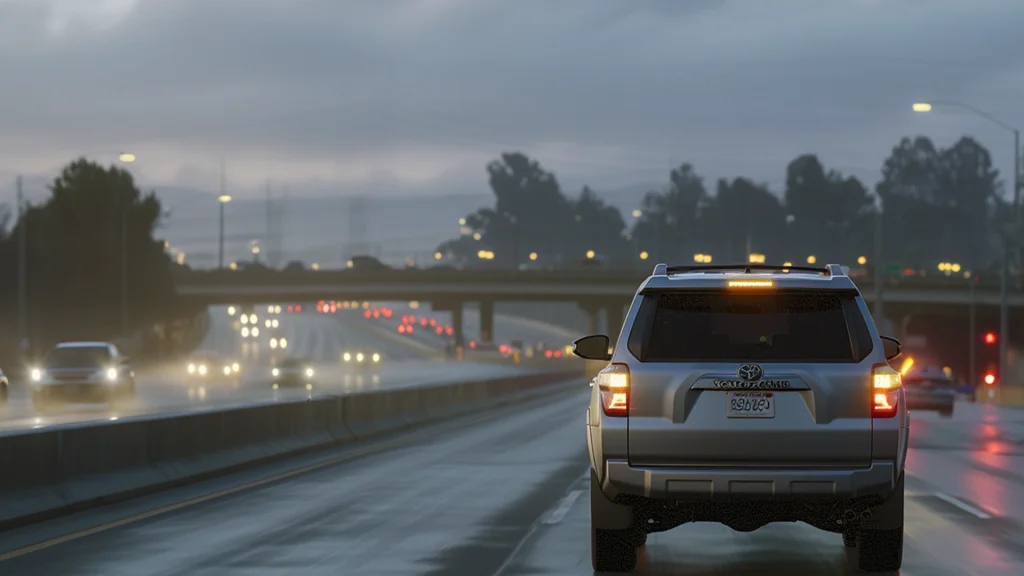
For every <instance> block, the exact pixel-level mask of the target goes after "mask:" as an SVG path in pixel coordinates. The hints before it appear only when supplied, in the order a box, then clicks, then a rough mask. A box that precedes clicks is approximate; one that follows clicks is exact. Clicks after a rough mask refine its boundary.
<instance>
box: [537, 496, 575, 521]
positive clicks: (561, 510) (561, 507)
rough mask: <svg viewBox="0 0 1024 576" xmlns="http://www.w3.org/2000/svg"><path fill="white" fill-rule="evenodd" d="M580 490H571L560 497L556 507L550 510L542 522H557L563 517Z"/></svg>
mask: <svg viewBox="0 0 1024 576" xmlns="http://www.w3.org/2000/svg"><path fill="white" fill-rule="evenodd" d="M581 492H582V491H581V490H573V491H572V492H569V493H568V494H566V495H565V497H564V498H562V501H561V502H560V503H559V504H558V507H557V508H555V509H554V510H552V511H551V514H549V515H548V517H547V518H546V519H544V523H545V524H547V525H549V526H550V525H553V524H558V523H559V522H561V521H562V519H563V518H565V515H566V514H568V513H569V509H570V508H572V505H573V503H575V502H576V499H577V498H579V497H580V493H581Z"/></svg>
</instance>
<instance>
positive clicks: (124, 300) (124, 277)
mask: <svg viewBox="0 0 1024 576" xmlns="http://www.w3.org/2000/svg"><path fill="white" fill-rule="evenodd" d="M117 158H118V160H120V161H121V162H122V163H123V164H131V163H133V162H135V154H131V153H129V152H121V153H120V154H118V156H117ZM128 208H129V207H126V206H123V205H122V206H121V335H122V336H124V337H125V338H127V337H128V331H129V326H128Z"/></svg>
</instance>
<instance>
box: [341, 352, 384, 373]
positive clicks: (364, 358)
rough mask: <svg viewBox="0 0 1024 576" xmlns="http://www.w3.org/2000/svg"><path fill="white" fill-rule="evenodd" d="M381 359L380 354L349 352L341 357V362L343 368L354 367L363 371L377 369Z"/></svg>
mask: <svg viewBox="0 0 1024 576" xmlns="http://www.w3.org/2000/svg"><path fill="white" fill-rule="evenodd" d="M381 359H382V357H381V354H380V352H368V351H355V352H353V351H349V352H343V353H342V355H341V361H342V362H343V363H344V364H345V366H355V367H356V368H360V369H364V370H369V369H374V368H379V367H380V361H381Z"/></svg>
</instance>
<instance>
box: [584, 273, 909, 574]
mask: <svg viewBox="0 0 1024 576" xmlns="http://www.w3.org/2000/svg"><path fill="white" fill-rule="evenodd" d="M574 351H575V353H576V355H577V356H580V357H582V358H585V359H588V360H599V361H602V362H609V364H608V365H607V366H606V367H605V368H603V369H602V370H601V371H600V373H599V374H598V376H597V377H596V378H595V379H594V381H593V382H592V383H591V385H592V386H593V393H592V395H591V401H590V407H589V409H588V410H587V444H588V445H589V448H590V462H591V475H590V477H591V490H590V511H591V517H590V526H591V530H590V538H591V549H592V554H591V555H592V562H593V567H594V570H596V571H602V572H605V571H623V572H625V571H631V570H633V569H634V568H635V567H636V562H637V549H638V547H640V546H643V545H644V544H645V543H646V541H647V535H648V534H649V533H651V532H662V531H665V530H670V529H672V528H675V527H676V526H679V525H681V524H685V523H688V522H717V523H721V524H724V525H726V526H729V527H730V528H732V529H734V530H738V531H742V532H750V531H753V530H757V529H758V528H760V527H762V526H764V525H766V524H769V523H772V522H805V523H807V524H810V525H811V526H814V527H816V528H819V529H821V530H827V531H829V532H834V533H837V534H842V536H843V543H844V544H845V545H846V546H848V547H858V548H859V550H858V552H859V554H858V563H859V568H860V569H861V570H864V571H868V572H891V571H896V570H899V568H900V566H901V564H902V561H903V476H904V475H903V467H904V462H905V459H906V454H907V438H908V434H909V429H910V423H909V417H908V413H907V409H906V401H905V396H904V391H903V388H902V383H901V378H900V374H899V372H897V371H896V370H893V369H892V368H891V367H890V366H889V364H888V361H889V360H892V359H894V358H896V357H897V356H899V354H900V344H899V342H898V341H896V340H894V339H892V338H886V337H880V336H879V335H878V333H877V331H876V329H875V325H874V322H872V319H871V316H870V312H869V310H868V307H867V305H866V304H865V302H864V299H863V298H862V297H861V294H860V292H859V291H858V290H857V287H856V286H855V285H854V283H853V282H852V281H851V280H850V278H849V277H848V276H847V275H846V274H845V273H844V272H843V269H842V268H841V267H840V266H839V265H836V264H829V265H828V266H827V267H825V268H810V267H800V266H791V267H785V268H784V267H775V266H765V265H737V266H711V265H708V266H676V267H668V266H666V265H665V264H658V265H657V266H656V267H655V269H654V274H653V275H652V276H651V277H649V278H647V280H646V281H644V283H643V285H641V287H640V289H639V290H638V291H637V293H636V296H635V298H634V299H633V303H632V305H631V306H630V308H629V312H628V313H627V314H626V321H625V324H624V326H623V327H622V331H621V334H620V335H619V337H618V341H617V342H616V343H615V345H614V348H612V346H611V342H610V341H609V339H608V337H607V336H603V335H594V336H587V337H585V338H581V339H579V340H577V341H576V342H575V344H574ZM595 384H596V385H595Z"/></svg>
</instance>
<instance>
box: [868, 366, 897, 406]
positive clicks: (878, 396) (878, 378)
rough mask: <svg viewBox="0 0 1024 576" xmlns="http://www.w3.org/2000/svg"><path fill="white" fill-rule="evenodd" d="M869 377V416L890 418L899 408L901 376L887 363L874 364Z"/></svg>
mask: <svg viewBox="0 0 1024 576" xmlns="http://www.w3.org/2000/svg"><path fill="white" fill-rule="evenodd" d="M871 379H872V382H871V396H872V399H871V417H872V418H892V417H893V416H895V415H896V411H897V410H898V409H899V399H900V388H902V387H903V377H902V376H901V375H900V373H899V372H898V371H896V370H893V369H892V367H891V366H889V365H888V364H875V367H874V369H873V370H872V371H871Z"/></svg>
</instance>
